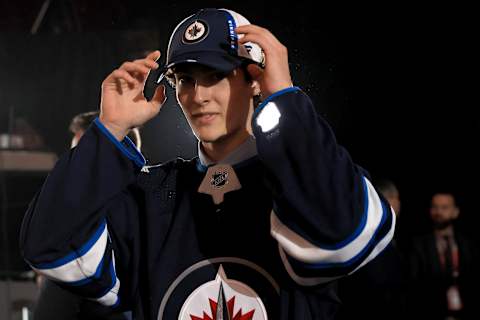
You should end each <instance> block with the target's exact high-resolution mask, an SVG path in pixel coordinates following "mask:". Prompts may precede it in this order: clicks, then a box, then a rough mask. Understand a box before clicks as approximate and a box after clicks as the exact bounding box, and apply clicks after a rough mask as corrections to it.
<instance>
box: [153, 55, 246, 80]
mask: <svg viewBox="0 0 480 320" xmlns="http://www.w3.org/2000/svg"><path fill="white" fill-rule="evenodd" d="M172 60H173V61H171V62H169V63H168V64H166V65H164V66H163V67H162V71H161V74H160V77H159V79H158V81H157V83H158V82H160V81H161V79H163V77H164V76H165V73H166V72H167V71H168V70H170V69H171V68H173V67H177V66H179V65H181V64H186V63H196V64H200V65H203V66H206V67H209V68H212V69H215V70H218V71H220V72H224V73H229V72H230V71H232V70H233V69H235V68H238V67H239V66H240V65H241V64H242V63H243V61H244V59H243V58H241V57H238V58H236V57H232V56H230V55H224V54H220V53H218V52H205V51H203V52H199V53H197V54H196V53H194V52H193V53H192V52H189V53H188V54H183V55H179V56H177V57H175V58H174V59H172Z"/></svg>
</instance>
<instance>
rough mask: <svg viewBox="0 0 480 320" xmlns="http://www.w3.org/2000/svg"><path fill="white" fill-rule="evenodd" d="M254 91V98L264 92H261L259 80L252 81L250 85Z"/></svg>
mask: <svg viewBox="0 0 480 320" xmlns="http://www.w3.org/2000/svg"><path fill="white" fill-rule="evenodd" d="M250 86H251V88H252V90H253V95H254V96H259V95H260V94H261V93H262V92H261V91H260V84H259V83H258V81H257V80H252V84H251V85H250Z"/></svg>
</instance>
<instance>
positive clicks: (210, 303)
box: [178, 265, 268, 320]
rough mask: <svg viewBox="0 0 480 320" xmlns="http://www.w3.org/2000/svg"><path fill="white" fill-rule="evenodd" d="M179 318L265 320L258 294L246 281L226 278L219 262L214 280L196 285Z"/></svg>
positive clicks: (263, 309)
mask: <svg viewBox="0 0 480 320" xmlns="http://www.w3.org/2000/svg"><path fill="white" fill-rule="evenodd" d="M178 319H179V320H264V319H265V320H266V319H268V317H267V312H266V310H265V306H264V305H263V303H262V300H261V299H260V298H259V296H258V294H257V293H256V292H255V291H254V290H253V289H252V288H250V287H249V286H247V285H246V284H244V283H242V282H240V281H238V280H234V279H228V277H227V275H226V274H225V271H224V270H223V267H222V266H221V265H220V268H219V270H218V273H217V276H216V277H215V279H214V280H212V281H210V282H207V283H205V284H203V285H202V286H200V287H199V288H197V289H196V290H195V291H193V292H192V294H191V295H190V296H189V297H188V298H187V301H185V304H184V305H183V307H182V309H181V311H180V315H179V317H178Z"/></svg>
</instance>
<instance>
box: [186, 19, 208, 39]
mask: <svg viewBox="0 0 480 320" xmlns="http://www.w3.org/2000/svg"><path fill="white" fill-rule="evenodd" d="M207 31H208V27H207V24H206V23H204V22H202V21H199V20H197V21H195V22H194V23H192V24H191V25H189V26H188V27H187V29H186V30H185V33H184V34H183V40H184V41H185V42H188V43H192V42H198V41H201V40H202V39H203V38H205V36H206V35H207Z"/></svg>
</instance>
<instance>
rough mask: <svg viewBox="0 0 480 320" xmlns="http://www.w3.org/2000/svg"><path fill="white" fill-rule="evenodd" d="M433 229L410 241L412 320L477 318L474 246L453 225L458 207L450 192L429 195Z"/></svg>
mask: <svg viewBox="0 0 480 320" xmlns="http://www.w3.org/2000/svg"><path fill="white" fill-rule="evenodd" d="M429 213H430V219H431V221H432V226H433V230H432V231H431V232H429V233H427V234H425V235H423V236H419V237H417V238H415V239H414V240H413V244H412V252H411V257H410V263H411V276H412V279H411V280H412V281H411V294H410V295H409V296H410V299H409V308H410V309H411V310H410V313H411V316H413V317H414V318H416V319H432V320H437V319H438V320H440V319H441V320H445V319H449V320H451V319H480V318H479V316H480V313H479V312H478V306H476V305H475V302H476V299H475V297H474V294H475V292H476V291H477V290H478V284H479V282H478V246H475V245H474V243H473V242H472V241H470V240H469V239H468V237H466V236H465V235H464V234H463V232H462V230H461V229H460V228H458V227H457V225H456V221H457V219H458V217H459V216H460V208H459V207H458V205H457V203H456V199H455V196H454V194H453V193H451V192H438V193H435V194H434V195H433V196H432V198H431V205H430V211H429Z"/></svg>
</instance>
